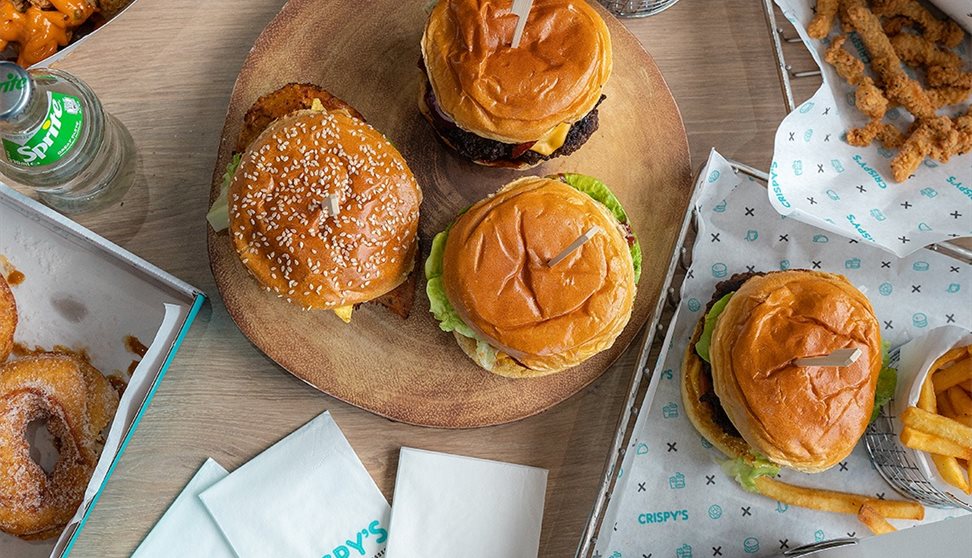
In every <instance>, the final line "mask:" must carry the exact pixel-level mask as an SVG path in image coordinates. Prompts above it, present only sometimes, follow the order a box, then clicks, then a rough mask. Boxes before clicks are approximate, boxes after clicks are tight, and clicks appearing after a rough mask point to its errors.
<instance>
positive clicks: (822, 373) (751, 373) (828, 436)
mask: <svg viewBox="0 0 972 558" xmlns="http://www.w3.org/2000/svg"><path fill="white" fill-rule="evenodd" d="M849 348H854V349H859V350H860V351H861V354H860V357H859V358H858V359H857V360H856V361H854V362H853V363H851V364H849V365H847V366H800V365H798V364H797V363H796V361H797V360H798V359H803V358H807V357H820V356H825V355H829V354H831V353H833V352H834V351H836V350H838V349H849ZM884 361H885V351H884V349H883V348H882V344H881V335H880V329H879V324H878V321H877V318H876V317H875V316H874V310H873V309H872V307H871V304H870V302H869V301H868V300H867V297H865V296H864V294H862V293H861V292H860V291H859V290H858V289H856V288H855V287H854V286H853V285H851V284H850V283H849V282H848V281H847V279H845V278H844V277H843V276H840V275H834V274H830V273H820V272H814V271H806V270H792V271H780V272H773V273H765V274H764V273H746V274H738V275H734V276H732V277H731V278H730V279H729V280H727V281H723V282H722V283H719V284H718V285H717V286H716V291H715V294H714V296H713V298H712V301H711V302H710V303H709V305H708V307H707V308H706V314H705V317H704V319H703V320H701V321H700V322H699V323H698V325H697V326H696V329H695V332H694V335H693V338H692V341H691V343H690V344H689V348H688V350H687V351H686V353H685V357H684V361H683V364H682V374H681V387H682V398H683V401H684V405H685V412H686V415H687V416H688V418H689V420H691V422H692V424H693V425H694V426H695V428H696V429H697V430H698V431H699V432H700V433H701V434H702V436H704V437H705V438H706V439H707V440H708V441H709V442H711V443H712V445H713V446H714V447H715V448H717V449H718V450H719V451H721V452H722V453H724V454H725V455H726V456H727V457H729V458H730V459H729V460H728V461H727V462H726V468H727V470H728V471H729V473H730V474H731V475H732V476H734V477H735V478H736V479H737V480H738V481H739V482H740V483H741V484H742V485H743V486H744V487H745V488H747V489H749V490H754V491H755V490H757V483H756V482H755V480H756V479H757V478H758V477H760V476H764V475H765V476H775V475H776V474H777V473H778V472H779V470H780V467H789V468H792V469H795V470H797V471H803V472H807V473H816V472H820V471H824V470H826V469H829V468H830V467H833V466H834V465H836V464H837V463H838V462H840V461H842V460H844V459H845V458H846V457H847V456H848V455H849V454H850V453H851V451H852V450H853V449H854V446H855V445H856V444H857V442H858V440H860V438H861V436H862V435H863V434H864V430H865V429H866V428H867V426H868V424H869V423H870V422H871V421H872V420H873V419H874V418H875V417H876V416H877V414H878V412H879V409H880V407H881V406H882V405H883V404H884V403H886V402H887V401H888V400H889V399H890V398H891V396H892V395H893V393H894V386H895V371H894V370H893V369H890V368H888V367H887V366H886V365H885V363H884ZM802 363H803V364H805V361H804V362H802Z"/></svg>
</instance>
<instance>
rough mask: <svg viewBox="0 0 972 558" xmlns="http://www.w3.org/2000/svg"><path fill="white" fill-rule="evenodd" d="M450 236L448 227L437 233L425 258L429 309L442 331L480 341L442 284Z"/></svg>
mask: <svg viewBox="0 0 972 558" xmlns="http://www.w3.org/2000/svg"><path fill="white" fill-rule="evenodd" d="M449 228H451V226H450V227H449ZM448 238H449V229H448V228H447V229H446V230H444V231H442V232H440V233H439V234H437V235H435V238H433V239H432V250H430V251H429V257H428V259H426V260H425V278H426V279H427V280H428V285H426V287H425V292H426V294H428V295H429V310H430V311H431V312H432V315H433V316H435V319H436V320H438V321H439V328H440V329H441V330H442V331H455V332H457V333H459V334H460V335H464V336H466V337H469V338H470V339H476V340H477V341H479V340H478V339H477V337H476V333H475V332H474V331H473V330H472V328H470V327H469V326H468V325H466V322H464V321H462V318H460V317H459V314H458V313H457V312H456V309H455V308H453V307H452V304H451V303H450V302H449V298H448V297H447V296H446V293H445V287H444V286H443V284H442V256H443V254H444V253H445V245H446V240H447V239H448ZM477 350H478V347H477ZM494 352H495V351H494ZM494 360H495V355H494Z"/></svg>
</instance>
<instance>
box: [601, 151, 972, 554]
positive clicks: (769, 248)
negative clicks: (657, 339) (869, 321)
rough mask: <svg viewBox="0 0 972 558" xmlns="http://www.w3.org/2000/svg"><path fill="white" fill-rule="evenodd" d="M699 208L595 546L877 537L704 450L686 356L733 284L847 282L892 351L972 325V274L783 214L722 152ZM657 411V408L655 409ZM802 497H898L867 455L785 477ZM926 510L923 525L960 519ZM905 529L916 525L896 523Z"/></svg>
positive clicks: (695, 547) (746, 546)
mask: <svg viewBox="0 0 972 558" xmlns="http://www.w3.org/2000/svg"><path fill="white" fill-rule="evenodd" d="M701 176H702V177H703V178H702V180H704V181H706V184H705V185H704V186H703V187H702V192H701V194H700V196H699V199H698V201H697V202H696V211H697V212H698V216H699V231H698V239H697V241H696V244H695V247H694V251H693V263H692V267H691V268H690V270H689V271H688V273H687V276H686V280H685V283H684V285H683V287H682V293H681V302H680V304H679V307H678V309H677V311H676V314H675V317H674V322H673V326H672V327H671V328H670V330H669V332H668V335H667V337H666V339H665V344H664V350H663V352H662V355H661V356H660V357H659V361H658V365H657V367H656V369H655V370H654V375H653V377H652V379H651V383H650V385H649V388H648V394H647V396H646V403H645V405H643V408H644V409H647V412H644V411H643V412H641V413H640V414H639V417H638V422H637V424H636V426H635V430H634V433H633V435H632V438H631V441H630V446H629V447H628V451H627V452H626V453H625V457H624V460H623V463H622V469H621V472H620V478H619V479H618V483H617V486H616V488H615V491H614V496H613V497H612V499H611V503H610V506H609V508H608V511H607V514H606V517H605V523H604V526H603V527H602V530H601V535H600V537H599V540H598V542H597V545H596V552H595V556H597V557H599V558H642V556H654V557H656V558H657V557H662V556H664V557H676V558H692V557H693V556H694V557H696V558H698V557H707V556H723V557H730V556H773V555H778V554H779V553H781V552H782V551H784V550H787V549H791V548H795V547H797V546H800V545H803V544H808V543H811V542H814V541H821V540H827V539H833V538H838V537H846V536H855V537H866V536H869V534H870V533H869V532H868V531H867V529H866V528H865V527H864V526H863V525H861V524H860V523H858V521H857V519H856V518H855V517H851V516H844V515H838V514H831V513H825V512H819V511H813V510H806V509H802V508H796V507H787V506H786V505H785V504H781V503H779V502H776V501H774V500H771V499H768V498H765V497H763V496H760V495H758V494H751V493H749V492H746V491H745V490H743V489H742V488H741V487H740V486H738V485H737V484H736V483H735V481H733V480H732V479H731V478H730V477H728V476H727V475H726V474H725V473H724V472H723V471H722V469H721V468H720V466H719V463H720V461H721V460H723V459H725V458H724V457H723V456H722V455H721V454H720V453H719V452H718V451H716V450H715V449H712V448H711V445H710V444H709V443H708V442H706V441H705V440H703V439H702V437H701V436H700V435H699V433H698V432H697V431H696V430H695V428H694V427H693V426H692V424H691V423H690V422H689V421H688V419H687V418H686V417H685V415H684V412H683V409H682V397H681V393H680V387H679V386H680V384H679V381H680V380H679V373H680V370H679V369H680V367H681V360H682V355H683V354H684V352H685V350H686V347H687V346H688V342H689V339H690V337H691V335H692V331H693V329H694V328H695V325H696V323H697V322H698V321H699V320H700V319H701V318H702V317H703V313H704V312H705V306H706V304H707V303H708V301H709V300H710V299H711V297H712V293H713V291H714V289H715V285H716V283H718V282H719V281H722V280H724V279H726V278H728V277H730V276H731V275H733V274H734V273H742V272H747V271H772V270H780V269H798V268H805V269H817V270H821V271H828V272H836V273H841V274H843V275H845V276H846V277H847V278H848V279H849V280H850V281H851V282H853V283H854V284H855V285H857V286H858V287H859V288H860V289H861V290H863V291H865V292H866V293H867V295H868V296H869V298H870V300H871V303H872V304H873V305H874V309H875V311H876V313H877V316H878V319H879V320H880V322H881V334H882V338H883V340H885V341H887V342H889V343H891V344H892V345H894V346H897V345H901V344H903V343H905V342H906V341H908V340H909V339H911V338H912V337H916V336H918V335H920V334H921V333H923V332H925V331H928V330H930V329H932V328H935V327H937V326H940V325H945V324H955V325H958V326H961V327H965V328H969V327H970V326H972V305H970V304H969V303H968V302H969V290H970V289H972V266H969V265H965V264H962V263H959V262H957V261H956V260H953V259H951V258H948V257H946V256H943V255H941V254H937V253H934V252H932V251H930V250H922V251H919V252H917V253H915V254H914V255H912V256H910V257H908V258H904V259H897V258H895V257H894V256H892V255H890V254H887V253H886V252H884V251H882V250H879V249H877V248H875V247H874V246H869V245H868V244H867V243H865V242H863V241H860V240H857V239H847V238H843V237H841V236H838V235H836V234H833V233H829V232H826V231H822V230H820V229H817V228H814V227H811V226H808V225H806V224H803V223H799V222H797V221H795V220H793V219H790V218H787V217H782V216H780V215H778V214H777V213H776V212H775V211H774V210H773V208H772V207H771V206H770V204H769V203H768V202H767V200H766V191H765V189H764V187H763V186H762V185H761V184H760V183H758V182H755V181H753V180H751V179H749V178H747V177H744V176H743V175H741V174H736V173H734V172H733V170H732V168H731V167H730V166H729V164H728V163H727V162H726V160H725V159H723V158H722V156H720V155H719V154H718V153H716V152H714V151H713V152H712V155H711V156H710V159H709V163H708V166H707V168H706V169H705V171H704V172H703V174H702V175H701ZM649 402H650V403H649ZM782 479H783V480H785V481H789V482H793V483H794V484H798V485H804V486H815V487H820V488H824V487H826V488H830V489H835V490H845V491H853V492H857V493H861V494H873V495H874V496H875V497H877V498H882V497H887V498H896V497H898V495H897V494H896V493H895V492H894V490H893V489H892V488H891V487H890V486H889V485H888V484H886V483H885V482H884V480H882V479H881V477H880V476H879V475H878V473H877V472H876V471H875V470H874V468H873V466H872V465H871V463H870V460H869V459H868V456H867V452H866V450H865V449H864V447H863V444H860V445H859V446H858V447H857V448H856V449H855V450H854V453H853V454H852V455H851V456H850V457H849V458H848V459H847V460H846V461H843V462H841V463H840V464H839V465H838V466H836V467H834V468H833V469H830V470H828V471H826V472H824V473H819V474H815V475H808V474H803V473H797V472H793V471H784V472H783V474H782ZM958 513H960V512H959V511H958V510H939V509H932V508H928V509H927V510H926V515H925V521H926V522H931V521H938V520H941V519H943V518H946V517H949V516H952V515H957V514H958ZM895 523H897V524H898V526H899V527H907V526H909V525H913V524H914V522H897V521H896V522H895Z"/></svg>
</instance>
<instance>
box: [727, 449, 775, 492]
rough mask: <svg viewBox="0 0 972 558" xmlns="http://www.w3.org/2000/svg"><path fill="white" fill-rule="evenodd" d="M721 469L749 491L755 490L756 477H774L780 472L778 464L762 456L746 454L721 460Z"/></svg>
mask: <svg viewBox="0 0 972 558" xmlns="http://www.w3.org/2000/svg"><path fill="white" fill-rule="evenodd" d="M722 470H723V471H725V472H726V474H727V475H729V476H730V477H732V478H734V479H736V482H738V483H739V485H740V486H742V487H743V488H745V489H746V490H748V491H749V492H756V479H758V478H759V477H775V476H776V475H778V474H779V472H780V466H779V465H777V464H775V463H773V462H772V461H770V460H769V459H766V458H765V457H763V456H756V457H752V456H747V457H737V458H736V459H727V460H726V461H723V462H722Z"/></svg>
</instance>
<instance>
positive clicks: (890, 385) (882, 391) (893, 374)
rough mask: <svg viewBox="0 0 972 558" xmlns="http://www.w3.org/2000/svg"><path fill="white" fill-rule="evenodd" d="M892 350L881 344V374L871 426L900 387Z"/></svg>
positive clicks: (888, 346)
mask: <svg viewBox="0 0 972 558" xmlns="http://www.w3.org/2000/svg"><path fill="white" fill-rule="evenodd" d="M890 349H891V346H890V345H889V344H888V343H882V344H881V373H880V374H879V375H878V381H877V389H876V390H875V391H874V411H873V412H872V413H871V420H870V421H868V423H869V424H870V423H871V422H874V421H875V420H877V418H878V415H880V414H881V408H882V407H884V406H885V405H887V403H888V401H891V398H893V397H894V390H895V388H896V387H897V386H898V370H897V369H895V368H891V365H890V364H891V357H890V355H889V353H890Z"/></svg>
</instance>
